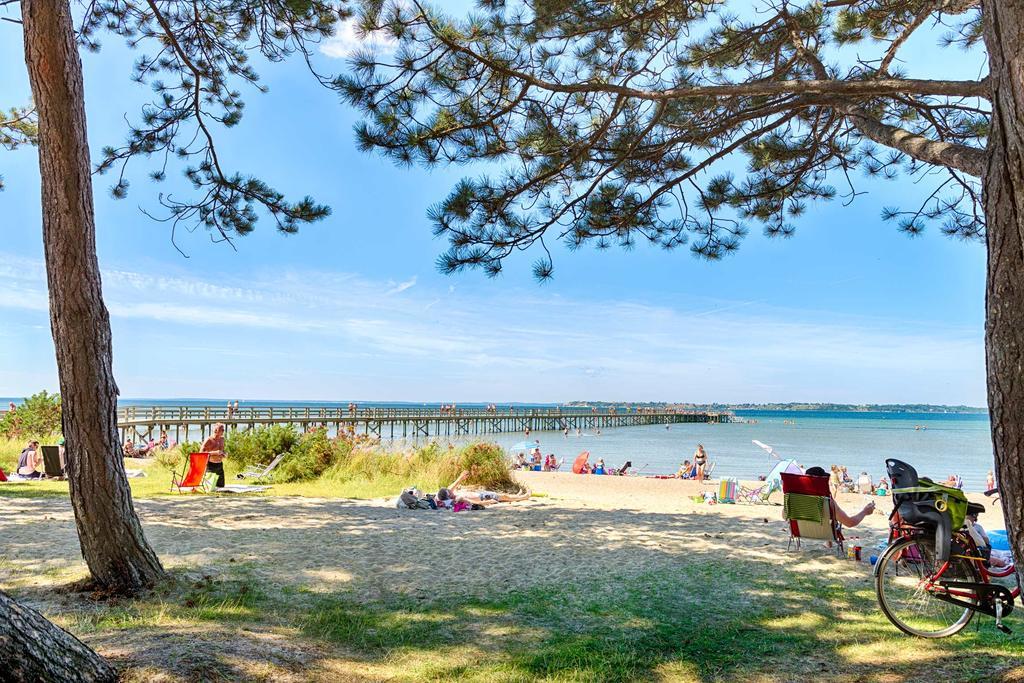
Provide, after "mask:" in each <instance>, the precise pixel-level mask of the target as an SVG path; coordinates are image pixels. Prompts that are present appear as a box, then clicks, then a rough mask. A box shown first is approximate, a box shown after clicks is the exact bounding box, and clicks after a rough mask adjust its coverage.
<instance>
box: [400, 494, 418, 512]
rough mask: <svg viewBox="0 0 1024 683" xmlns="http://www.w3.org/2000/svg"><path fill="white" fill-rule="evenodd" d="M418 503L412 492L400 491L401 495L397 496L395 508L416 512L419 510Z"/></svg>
mask: <svg viewBox="0 0 1024 683" xmlns="http://www.w3.org/2000/svg"><path fill="white" fill-rule="evenodd" d="M419 502H420V501H419V498H417V497H416V494H415V493H413V492H412V491H402V495H400V496H398V503H397V504H396V507H398V508H399V509H401V508H405V509H408V510H416V509H419Z"/></svg>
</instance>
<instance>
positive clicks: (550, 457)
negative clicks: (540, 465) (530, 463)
mask: <svg viewBox="0 0 1024 683" xmlns="http://www.w3.org/2000/svg"><path fill="white" fill-rule="evenodd" d="M557 469H558V458H556V457H555V454H554V453H548V454H547V457H546V458H544V471H545V472H550V471H552V470H557Z"/></svg>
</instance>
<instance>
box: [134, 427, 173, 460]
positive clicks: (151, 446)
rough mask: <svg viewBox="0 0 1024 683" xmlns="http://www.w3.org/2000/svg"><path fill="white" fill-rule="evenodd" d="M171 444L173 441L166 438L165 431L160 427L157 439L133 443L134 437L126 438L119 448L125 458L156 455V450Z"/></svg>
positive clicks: (164, 449)
mask: <svg viewBox="0 0 1024 683" xmlns="http://www.w3.org/2000/svg"><path fill="white" fill-rule="evenodd" d="M173 445H174V442H173V441H171V440H170V439H169V438H167V432H166V431H164V430H162V429H161V430H160V438H159V439H150V440H149V441H140V442H139V443H135V440H134V439H126V440H125V442H124V445H122V446H121V450H122V452H123V453H124V457H126V458H150V457H152V456H154V455H156V452H157V451H166V450H167V449H168V448H170V447H171V446H173Z"/></svg>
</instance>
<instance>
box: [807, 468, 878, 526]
mask: <svg viewBox="0 0 1024 683" xmlns="http://www.w3.org/2000/svg"><path fill="white" fill-rule="evenodd" d="M804 474H806V475H809V476H812V477H828V476H829V474H828V472H826V471H825V470H824V469H822V468H821V467H809V468H807V470H806V471H805V472H804ZM832 507H833V508H834V509H835V511H836V521H837V522H839V523H840V524H842V525H843V526H845V527H846V528H847V529H852V528H853V527H855V526H857V525H858V524H860V523H861V522H863V521H864V518H865V517H867V516H868V515H870V514H871V513H872V512H874V511H875V501H873V500H872V501H868V504H867V505H865V506H864V508H863V509H862V510H861V511H860V512H858V513H857V514H855V515H850V514H847V513H846V512H844V511H843V509H842V508H841V507H839V503H838V502H836V499H835V498H833V499H832Z"/></svg>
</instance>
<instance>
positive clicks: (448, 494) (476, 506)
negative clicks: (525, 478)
mask: <svg viewBox="0 0 1024 683" xmlns="http://www.w3.org/2000/svg"><path fill="white" fill-rule="evenodd" d="M468 476H469V470H464V471H463V472H462V474H460V475H459V476H458V478H457V479H456V480H455V481H453V482H452V483H451V484H449V485H448V486H445V487H442V488H439V489H438V490H437V493H423V492H422V491H420V490H419V489H417V488H415V487H412V488H408V489H406V490H405V491H402V493H401V495H399V496H398V498H396V499H395V507H396V508H398V509H399V510H449V511H451V512H465V511H467V510H483V509H485V508H487V507H489V506H491V505H494V504H496V503H517V502H520V501H524V500H529V498H530V492H529V491H526V492H524V493H500V492H498V491H487V490H474V491H470V490H464V489H462V483H463V482H464V481H465V480H466V477H468Z"/></svg>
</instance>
